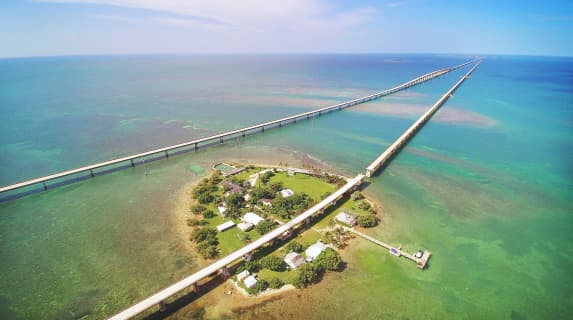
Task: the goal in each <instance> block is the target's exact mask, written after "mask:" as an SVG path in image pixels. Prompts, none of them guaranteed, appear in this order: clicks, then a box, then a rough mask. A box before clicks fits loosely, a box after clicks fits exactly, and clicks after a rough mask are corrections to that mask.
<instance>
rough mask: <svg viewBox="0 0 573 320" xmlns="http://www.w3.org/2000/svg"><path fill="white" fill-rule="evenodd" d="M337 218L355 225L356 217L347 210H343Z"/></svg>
mask: <svg viewBox="0 0 573 320" xmlns="http://www.w3.org/2000/svg"><path fill="white" fill-rule="evenodd" d="M336 220H338V221H340V222H342V223H345V224H347V225H349V226H353V225H354V224H355V223H356V217H355V216H354V215H353V214H350V213H348V212H346V211H342V212H340V213H339V214H337V215H336Z"/></svg>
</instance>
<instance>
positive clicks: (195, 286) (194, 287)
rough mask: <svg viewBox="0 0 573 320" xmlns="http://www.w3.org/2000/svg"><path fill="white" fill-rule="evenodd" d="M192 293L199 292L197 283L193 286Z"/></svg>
mask: <svg viewBox="0 0 573 320" xmlns="http://www.w3.org/2000/svg"><path fill="white" fill-rule="evenodd" d="M193 292H195V293H197V292H199V284H198V283H197V282H195V283H194V284H193Z"/></svg>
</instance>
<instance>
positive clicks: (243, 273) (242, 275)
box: [237, 270, 251, 281]
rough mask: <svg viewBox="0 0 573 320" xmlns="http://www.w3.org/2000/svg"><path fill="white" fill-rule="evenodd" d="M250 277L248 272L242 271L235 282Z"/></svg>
mask: <svg viewBox="0 0 573 320" xmlns="http://www.w3.org/2000/svg"><path fill="white" fill-rule="evenodd" d="M250 275H251V273H250V272H249V270H244V271H243V272H241V273H239V274H238V275H237V280H239V281H243V280H245V279H247V277H248V276H250Z"/></svg>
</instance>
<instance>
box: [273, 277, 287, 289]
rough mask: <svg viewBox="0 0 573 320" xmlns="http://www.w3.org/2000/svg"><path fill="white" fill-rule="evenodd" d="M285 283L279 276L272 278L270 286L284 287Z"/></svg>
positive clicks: (274, 287)
mask: <svg viewBox="0 0 573 320" xmlns="http://www.w3.org/2000/svg"><path fill="white" fill-rule="evenodd" d="M284 284H285V283H284V282H283V281H282V280H281V279H279V278H276V277H275V278H272V279H271V281H269V287H270V288H271V289H279V288H280V287H282V286H283V285H284Z"/></svg>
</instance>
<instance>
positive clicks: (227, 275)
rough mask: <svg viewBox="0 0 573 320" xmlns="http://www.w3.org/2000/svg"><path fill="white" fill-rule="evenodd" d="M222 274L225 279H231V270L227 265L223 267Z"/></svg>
mask: <svg viewBox="0 0 573 320" xmlns="http://www.w3.org/2000/svg"><path fill="white" fill-rule="evenodd" d="M221 275H222V276H223V279H229V278H230V277H231V272H230V271H229V268H227V266H224V267H223V269H221Z"/></svg>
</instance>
